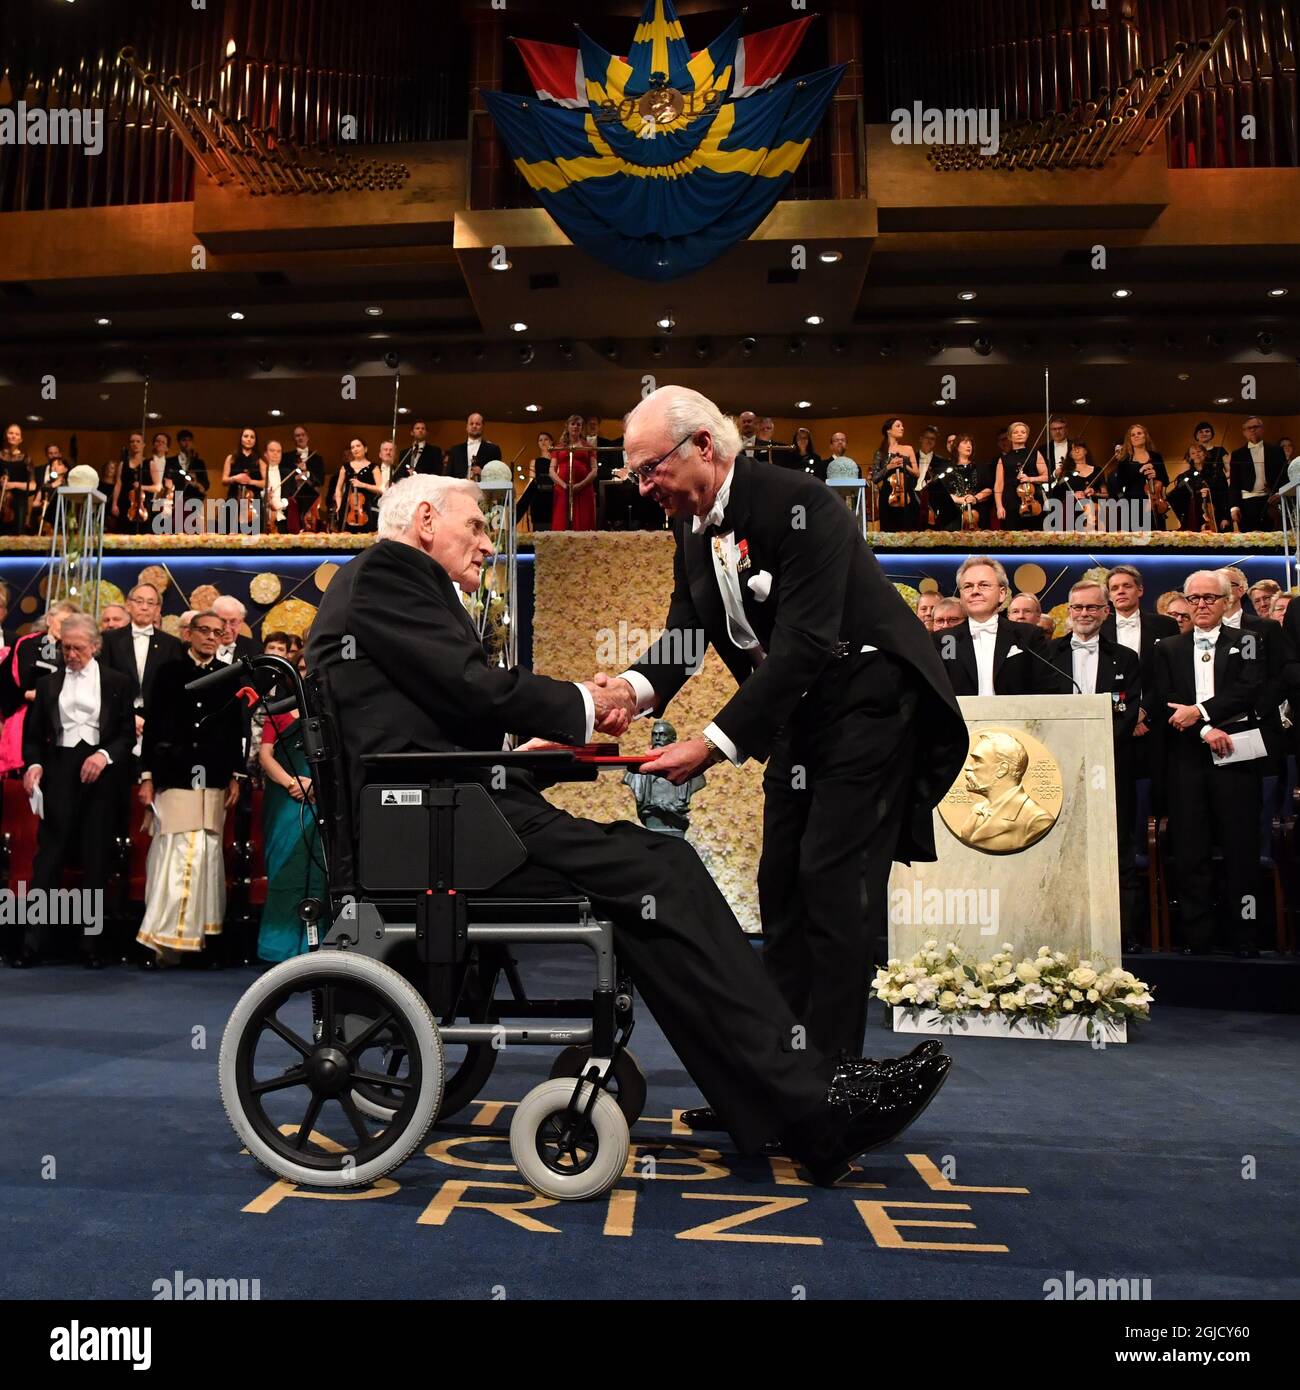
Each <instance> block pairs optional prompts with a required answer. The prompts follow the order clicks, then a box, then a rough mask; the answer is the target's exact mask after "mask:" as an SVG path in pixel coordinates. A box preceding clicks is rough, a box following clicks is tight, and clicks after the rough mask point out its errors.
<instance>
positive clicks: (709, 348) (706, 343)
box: [695, 338, 713, 361]
mask: <svg viewBox="0 0 1300 1390" xmlns="http://www.w3.org/2000/svg"><path fill="white" fill-rule="evenodd" d="M712 354H713V344H712V342H711V341H710V340H709V339H708V338H696V340H695V355H696V357H698V358H699V359H700V360H701V361H703V360H704V359H705V358H706V357H710V356H712Z"/></svg>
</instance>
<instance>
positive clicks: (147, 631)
mask: <svg viewBox="0 0 1300 1390" xmlns="http://www.w3.org/2000/svg"><path fill="white" fill-rule="evenodd" d="M152 641H153V627H152V626H150V627H136V625H135V624H134V623H132V624H131V645H132V647H133V648H134V649H135V674H136V681H137V684H138V685H139V687H140V692H141V693H140V694H138V695H137V696H136V697H135V707H136V709H139V708H140V707H141V706H142V705H143V704H144V668H145V663H146V662H147V661H148V660H149V643H150V642H152Z"/></svg>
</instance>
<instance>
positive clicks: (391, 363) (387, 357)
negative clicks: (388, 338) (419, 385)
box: [384, 352, 401, 372]
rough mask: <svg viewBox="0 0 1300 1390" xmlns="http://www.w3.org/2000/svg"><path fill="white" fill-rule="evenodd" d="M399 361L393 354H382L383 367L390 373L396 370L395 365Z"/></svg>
mask: <svg viewBox="0 0 1300 1390" xmlns="http://www.w3.org/2000/svg"><path fill="white" fill-rule="evenodd" d="M400 360H401V359H400V358H399V357H398V356H397V354H396V353H395V352H386V353H384V366H385V367H387V368H388V370H389V371H390V372H392V371H396V370H397V364H398V362H399V361H400Z"/></svg>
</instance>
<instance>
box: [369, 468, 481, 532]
mask: <svg viewBox="0 0 1300 1390" xmlns="http://www.w3.org/2000/svg"><path fill="white" fill-rule="evenodd" d="M456 492H464V493H467V494H468V495H469V496H470V497H472V498H473V499H474V501H475V502H477V501H478V500H479V499H480V498H481V497H482V496H483V494H482V492H481V490H480V489H479V485H478V484H477V483H476V482H473V481H471V480H470V479H469V478H443V477H440V476H439V475H437V474H431V473H413V474H411V476H410V477H409V478H403V479H402V481H401V482H400V483H394V484H393V486H392V487H390V488H389V489H388V491H387V492H386V493H384V495H383V497H382V498H381V499H380V502H379V534H380V535H381V536H400V535H402V534H403V532H405V531H408V530H409V529H410V526H411V523H412V522H413V521H414V520H415V512H416V508H418V507H419V505H420V503H421V502H427V503H428V504H429V505H430V506H431V507H432V508H433V510H434V511H435V512H439V513H441V512H442V511H444V510H445V509H446V506H447V499H448V498H449V497H450V496H451V495H452V494H453V493H456Z"/></svg>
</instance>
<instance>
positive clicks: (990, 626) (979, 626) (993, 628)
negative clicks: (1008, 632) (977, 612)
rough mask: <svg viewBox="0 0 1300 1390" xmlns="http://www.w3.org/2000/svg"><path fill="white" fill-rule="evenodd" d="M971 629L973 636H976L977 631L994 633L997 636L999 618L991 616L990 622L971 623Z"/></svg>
mask: <svg viewBox="0 0 1300 1390" xmlns="http://www.w3.org/2000/svg"><path fill="white" fill-rule="evenodd" d="M970 630H971V636H974V635H975V634H976V633H977V632H982V633H993V634H994V636H996V635H997V630H998V620H997V619H996V618H990V619H989V620H988V622H985V623H971V625H970Z"/></svg>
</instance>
